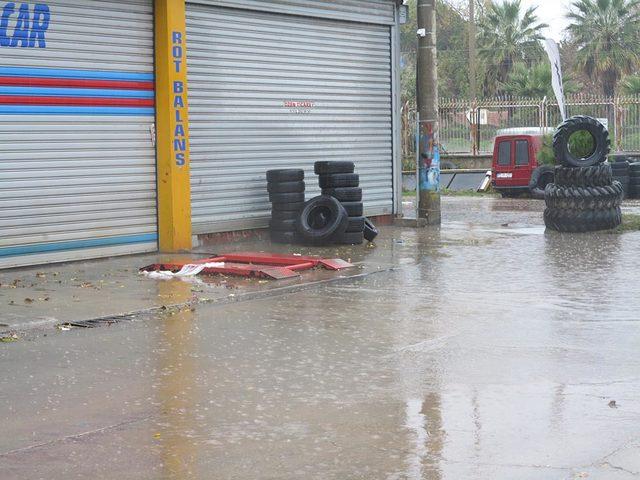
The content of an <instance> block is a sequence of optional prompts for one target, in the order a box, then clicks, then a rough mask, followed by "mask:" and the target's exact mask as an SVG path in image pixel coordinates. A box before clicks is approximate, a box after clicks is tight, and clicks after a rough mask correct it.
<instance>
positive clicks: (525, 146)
mask: <svg viewBox="0 0 640 480" xmlns="http://www.w3.org/2000/svg"><path fill="white" fill-rule="evenodd" d="M516 165H529V142H527V141H526V140H518V141H517V142H516Z"/></svg>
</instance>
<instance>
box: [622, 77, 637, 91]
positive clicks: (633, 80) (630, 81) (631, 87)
mask: <svg viewBox="0 0 640 480" xmlns="http://www.w3.org/2000/svg"><path fill="white" fill-rule="evenodd" d="M622 91H623V92H624V93H625V94H626V95H640V77H639V76H638V75H630V76H628V77H626V78H625V79H624V80H623V81H622Z"/></svg>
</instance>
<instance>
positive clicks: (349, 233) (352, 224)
mask: <svg viewBox="0 0 640 480" xmlns="http://www.w3.org/2000/svg"><path fill="white" fill-rule="evenodd" d="M314 171H315V173H316V175H319V183H320V188H321V189H322V195H326V196H329V197H333V198H335V199H336V200H338V202H340V204H341V205H342V207H343V208H344V210H345V211H346V212H347V216H348V220H347V226H346V230H345V231H344V233H342V234H339V235H336V236H335V238H334V239H333V240H334V243H337V244H342V245H360V244H362V243H363V242H364V230H365V218H364V217H363V214H364V208H363V204H362V189H361V188H360V176H359V175H358V174H357V173H354V172H355V164H354V163H353V162H316V163H315V165H314Z"/></svg>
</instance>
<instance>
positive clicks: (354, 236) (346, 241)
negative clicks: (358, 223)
mask: <svg viewBox="0 0 640 480" xmlns="http://www.w3.org/2000/svg"><path fill="white" fill-rule="evenodd" d="M336 243H337V244H339V245H362V244H363V243H364V232H345V233H343V234H342V235H340V236H339V237H338V240H337V241H336Z"/></svg>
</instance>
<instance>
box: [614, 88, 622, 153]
mask: <svg viewBox="0 0 640 480" xmlns="http://www.w3.org/2000/svg"><path fill="white" fill-rule="evenodd" d="M613 117H614V124H615V127H614V128H615V142H616V144H615V151H616V152H621V151H623V150H624V146H623V145H622V107H621V104H620V97H618V96H615V97H613Z"/></svg>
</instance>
